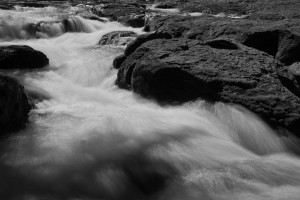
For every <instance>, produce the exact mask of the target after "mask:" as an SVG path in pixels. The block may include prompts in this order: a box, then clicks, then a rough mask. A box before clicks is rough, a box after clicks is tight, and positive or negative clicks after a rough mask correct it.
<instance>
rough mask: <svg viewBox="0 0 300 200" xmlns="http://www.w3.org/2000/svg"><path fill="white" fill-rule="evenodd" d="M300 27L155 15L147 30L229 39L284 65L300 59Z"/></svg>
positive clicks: (293, 23) (293, 22)
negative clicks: (272, 57) (267, 55)
mask: <svg viewBox="0 0 300 200" xmlns="http://www.w3.org/2000/svg"><path fill="white" fill-rule="evenodd" d="M299 28H300V22H299V20H283V21H258V20H250V19H231V18H216V17H212V16H203V17H186V16H156V17H154V18H153V19H152V20H150V21H149V22H148V25H147V29H148V30H149V31H159V32H162V33H168V34H170V35H172V37H173V38H178V37H180V38H189V39H197V40H201V41H204V40H210V39H215V38H219V37H223V38H230V39H233V40H236V41H238V42H240V43H242V44H244V45H246V46H249V47H253V48H255V49H258V50H260V51H264V52H266V53H268V54H270V55H272V56H274V57H275V58H276V59H278V60H279V61H281V62H282V63H284V64H286V65H291V64H292V63H294V62H298V61H300V31H299V30H300V29H299Z"/></svg>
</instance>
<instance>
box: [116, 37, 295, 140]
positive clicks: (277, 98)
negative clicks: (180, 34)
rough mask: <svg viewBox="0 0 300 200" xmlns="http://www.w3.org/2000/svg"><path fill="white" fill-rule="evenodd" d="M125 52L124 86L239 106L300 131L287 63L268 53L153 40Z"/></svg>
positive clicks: (227, 44)
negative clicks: (283, 73)
mask: <svg viewBox="0 0 300 200" xmlns="http://www.w3.org/2000/svg"><path fill="white" fill-rule="evenodd" d="M128 48H130V46H128ZM126 52H127V54H126ZM125 55H126V58H124V56H123V58H122V60H123V62H121V61H122V60H121V61H118V65H120V66H118V67H119V72H118V78H117V81H116V84H117V85H118V86H119V87H121V88H126V89H132V90H133V91H134V92H136V93H139V94H141V95H143V96H145V97H148V98H154V99H156V100H158V101H159V102H163V103H181V102H185V101H190V100H194V99H196V98H202V99H206V100H208V101H211V102H216V101H222V102H227V103H233V104H239V105H242V106H244V107H246V108H248V109H249V110H251V111H253V112H255V113H257V114H258V115H260V116H261V117H262V118H264V119H265V120H266V121H268V122H269V123H270V124H272V125H279V126H282V127H284V128H287V129H288V130H290V131H292V132H294V133H295V134H297V133H299V131H300V99H299V98H298V97H297V96H295V95H294V94H293V93H292V92H290V91H289V90H288V89H286V88H285V87H284V86H283V85H282V84H281V82H280V80H279V78H278V76H277V72H276V68H280V67H281V66H282V64H281V63H279V62H278V61H276V60H275V59H274V58H273V57H272V56H270V55H268V54H266V53H264V52H262V51H258V50H255V49H253V48H249V47H246V46H244V45H242V44H238V43H236V42H234V41H232V40H227V39H216V40H209V41H205V42H201V41H199V40H192V39H153V40H149V41H147V42H145V43H142V44H141V45H140V46H139V47H138V48H135V49H134V50H131V51H130V52H129V53H128V51H126V50H125ZM120 63H121V64H120ZM298 135H299V134H298Z"/></svg>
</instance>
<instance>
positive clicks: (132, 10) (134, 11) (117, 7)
mask: <svg viewBox="0 0 300 200" xmlns="http://www.w3.org/2000/svg"><path fill="white" fill-rule="evenodd" d="M92 12H93V13H94V14H96V15H98V16H100V17H108V18H110V19H112V20H115V21H117V20H118V19H119V17H125V16H136V15H140V14H145V9H144V8H143V7H141V6H139V5H138V4H130V3H106V4H103V5H98V6H95V7H94V8H93V9H92Z"/></svg>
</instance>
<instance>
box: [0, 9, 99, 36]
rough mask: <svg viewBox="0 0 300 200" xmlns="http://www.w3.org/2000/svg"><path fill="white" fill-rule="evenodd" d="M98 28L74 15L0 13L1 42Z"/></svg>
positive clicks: (95, 23) (34, 12)
mask: <svg viewBox="0 0 300 200" xmlns="http://www.w3.org/2000/svg"><path fill="white" fill-rule="evenodd" d="M38 11H39V12H38V13H36V11H35V10H34V11H30V12H31V13H33V14H36V15H40V10H38ZM50 11H52V12H56V10H55V9H54V10H51V9H50V10H49V11H48V12H50ZM33 14H32V15H33ZM55 14H56V13H55ZM65 15H66V14H65ZM99 28H101V25H99V23H97V22H95V21H93V20H88V19H84V18H82V17H80V16H76V15H67V16H64V15H62V16H60V15H53V16H51V17H45V16H40V17H39V18H34V17H33V18H31V17H30V16H29V17H28V16H26V15H24V13H23V12H20V11H18V10H17V11H1V13H0V38H1V39H3V40H12V39H31V38H50V37H56V36H60V35H62V34H64V33H67V32H85V33H91V32H94V31H96V30H98V29H99Z"/></svg>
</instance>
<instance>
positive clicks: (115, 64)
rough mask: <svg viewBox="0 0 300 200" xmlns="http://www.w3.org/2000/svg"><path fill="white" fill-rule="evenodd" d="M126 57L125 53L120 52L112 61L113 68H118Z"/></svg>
mask: <svg viewBox="0 0 300 200" xmlns="http://www.w3.org/2000/svg"><path fill="white" fill-rule="evenodd" d="M125 59H126V55H125V54H122V55H119V56H118V57H116V58H115V59H114V61H113V67H114V68H115V69H119V68H120V66H121V64H122V63H123V61H124V60H125Z"/></svg>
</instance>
